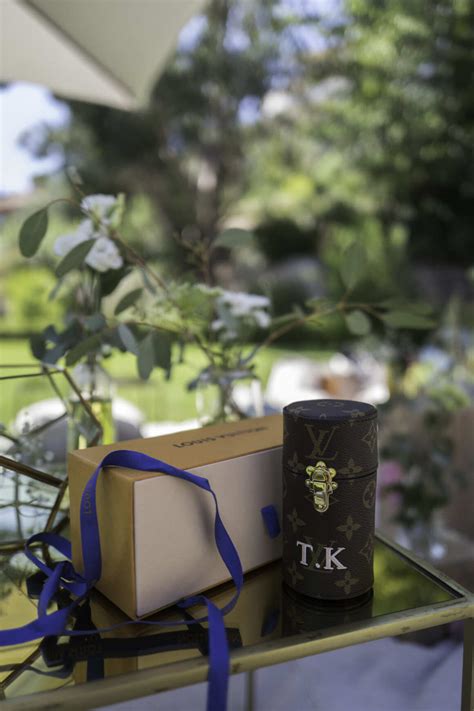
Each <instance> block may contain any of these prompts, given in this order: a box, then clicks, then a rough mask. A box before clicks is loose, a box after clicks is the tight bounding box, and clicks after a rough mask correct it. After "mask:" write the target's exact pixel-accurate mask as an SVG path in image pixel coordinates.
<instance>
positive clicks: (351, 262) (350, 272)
mask: <svg viewBox="0 0 474 711" xmlns="http://www.w3.org/2000/svg"><path fill="white" fill-rule="evenodd" d="M366 269H367V257H366V253H365V249H364V248H363V246H362V245H361V244H360V242H359V241H357V240H356V241H355V242H352V244H350V245H349V247H348V248H347V249H345V250H344V252H343V253H342V259H341V266H340V272H341V279H342V281H343V283H344V286H345V287H346V288H347V289H353V288H354V287H355V286H356V285H357V284H358V283H359V282H360V281H361V280H362V279H363V277H364V275H365V272H366Z"/></svg>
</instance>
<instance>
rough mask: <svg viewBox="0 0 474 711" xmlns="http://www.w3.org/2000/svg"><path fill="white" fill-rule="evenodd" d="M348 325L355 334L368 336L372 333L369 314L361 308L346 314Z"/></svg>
mask: <svg viewBox="0 0 474 711" xmlns="http://www.w3.org/2000/svg"><path fill="white" fill-rule="evenodd" d="M345 321H346V326H347V328H348V329H349V331H350V332H351V333H353V334H354V335H355V336H366V335H367V334H368V333H370V328H371V323H370V319H369V318H368V316H366V314H365V313H364V312H363V311H360V309H356V310H355V311H351V312H350V313H348V314H346V315H345Z"/></svg>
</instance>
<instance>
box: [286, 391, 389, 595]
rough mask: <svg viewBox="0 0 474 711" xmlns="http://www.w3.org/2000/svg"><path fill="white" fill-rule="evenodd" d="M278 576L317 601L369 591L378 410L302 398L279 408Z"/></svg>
mask: <svg viewBox="0 0 474 711" xmlns="http://www.w3.org/2000/svg"><path fill="white" fill-rule="evenodd" d="M283 420H284V433H283V506H282V513H283V515H282V527H283V579H284V582H285V583H286V584H287V585H288V586H289V587H290V588H292V589H293V590H295V591H296V592H298V593H302V594H304V595H308V596H309V597H313V598H318V599H321V600H347V599H349V598H354V597H358V596H359V595H363V594H365V593H367V591H369V590H370V589H371V588H372V585H373V580H374V575H373V552H374V519H375V489H376V476H377V410H376V409H375V407H373V405H369V404H367V403H365V402H357V401H355V400H303V401H301V402H294V403H292V404H291V405H287V406H286V407H285V408H284V410H283Z"/></svg>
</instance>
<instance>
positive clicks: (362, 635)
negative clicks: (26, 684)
mask: <svg viewBox="0 0 474 711" xmlns="http://www.w3.org/2000/svg"><path fill="white" fill-rule="evenodd" d="M377 538H378V540H379V541H380V542H381V543H383V544H384V545H386V546H387V547H388V548H390V549H392V550H393V551H395V552H396V553H398V555H400V556H401V557H402V558H404V559H405V561H406V562H408V563H409V564H410V565H411V566H414V567H415V568H416V569H418V570H419V571H420V572H422V573H423V574H424V575H425V576H427V577H428V578H430V579H431V580H433V581H434V582H436V583H437V584H438V585H440V586H441V587H443V588H445V589H446V590H447V591H449V592H450V593H452V594H454V595H456V596H457V597H455V598H454V599H452V600H449V601H446V602H439V603H435V604H432V605H428V606H425V607H420V608H415V609H410V610H405V611H403V612H396V613H391V614H386V615H382V616H380V617H375V618H372V619H370V620H365V621H363V622H354V623H350V624H347V625H344V628H343V630H341V628H340V626H338V627H333V628H329V629H326V630H323V631H317V632H308V633H302V634H298V635H295V636H292V637H287V638H284V639H279V640H273V641H269V642H264V643H261V644H258V645H255V646H254V647H248V648H243V649H238V650H236V651H233V652H232V653H231V672H232V674H238V673H242V672H247V688H246V705H247V709H248V711H251V710H252V709H253V698H252V697H253V672H254V671H255V670H257V669H259V668H261V667H267V666H271V665H273V664H281V663H283V662H288V661H293V660H296V659H300V658H303V657H307V656H312V655H316V654H321V653H323V652H329V651H332V650H335V649H340V648H342V647H349V646H352V645H356V644H361V643H363V642H370V641H373V640H377V639H382V638H385V637H394V636H398V635H403V634H406V633H409V632H415V631H417V630H423V629H428V628H432V627H437V626H439V625H444V624H448V623H451V622H454V621H457V620H462V621H463V622H464V652H463V670H462V696H461V711H473V709H474V594H473V593H470V592H469V591H468V590H465V589H464V588H463V587H462V586H460V585H458V584H457V583H456V582H454V581H453V580H451V579H450V578H449V577H448V576H446V575H444V574H443V573H441V572H439V571H438V570H436V569H435V568H434V567H433V566H431V565H430V564H429V563H427V562H425V561H423V560H421V559H420V558H419V557H417V556H416V555H414V554H413V553H411V552H409V551H407V550H406V549H404V548H402V547H400V546H398V545H397V544H396V543H394V542H393V541H391V540H390V539H388V538H386V537H385V536H384V535H382V534H380V533H377ZM207 674H208V664H207V660H206V659H205V658H198V659H190V660H187V661H181V662H175V663H173V664H167V665H164V666H161V667H159V668H154V669H146V670H141V671H136V672H133V673H126V674H123V675H119V676H114V677H111V678H107V679H101V680H98V681H93V682H89V683H87V684H81V685H79V686H70V687H65V688H63V689H57V690H54V691H47V692H42V693H38V694H32V695H27V696H21V697H17V698H13V699H7V700H5V701H3V703H2V708H4V709H5V710H6V711H7V710H8V709H17V710H22V711H23V710H24V711H35V710H39V709H49V708H67V709H68V710H70V711H73V709H80V710H81V711H83V710H84V709H88V708H96V707H98V706H103V705H107V704H113V703H118V702H123V701H128V700H131V699H136V698H140V697H145V696H149V695H151V694H155V693H157V692H160V691H166V690H171V689H175V688H179V687H183V686H188V685H190V684H196V683H199V682H203V681H205V680H206V678H207Z"/></svg>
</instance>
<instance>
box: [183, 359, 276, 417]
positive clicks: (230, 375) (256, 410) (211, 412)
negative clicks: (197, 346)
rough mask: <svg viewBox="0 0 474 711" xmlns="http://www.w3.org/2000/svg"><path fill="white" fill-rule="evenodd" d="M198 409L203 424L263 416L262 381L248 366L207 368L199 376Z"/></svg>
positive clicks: (197, 390)
mask: <svg viewBox="0 0 474 711" xmlns="http://www.w3.org/2000/svg"><path fill="white" fill-rule="evenodd" d="M196 411H197V417H198V420H199V423H200V425H201V426H204V425H210V424H214V423H218V422H234V421H237V420H242V419H245V418H246V417H260V416H262V415H263V414H264V407H263V393H262V384H261V381H260V379H259V378H258V377H257V376H256V375H255V373H253V372H252V371H251V370H247V369H245V368H243V369H235V370H217V369H208V370H205V371H204V372H202V373H201V375H200V376H199V377H198V379H197V384H196Z"/></svg>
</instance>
